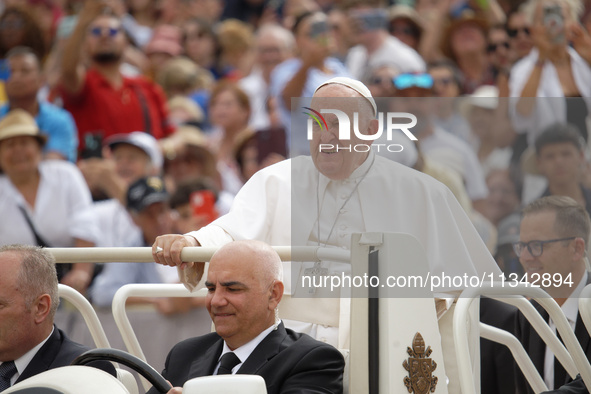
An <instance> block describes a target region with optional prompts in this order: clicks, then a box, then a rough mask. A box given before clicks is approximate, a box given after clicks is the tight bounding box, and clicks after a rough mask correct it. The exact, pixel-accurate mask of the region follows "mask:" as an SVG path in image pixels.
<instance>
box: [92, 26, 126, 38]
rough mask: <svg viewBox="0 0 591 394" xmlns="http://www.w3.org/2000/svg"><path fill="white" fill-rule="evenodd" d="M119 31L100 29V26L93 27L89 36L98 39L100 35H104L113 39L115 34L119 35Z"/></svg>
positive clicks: (118, 29)
mask: <svg viewBox="0 0 591 394" xmlns="http://www.w3.org/2000/svg"><path fill="white" fill-rule="evenodd" d="M120 31H121V28H120V27H100V26H95V27H93V28H92V29H90V34H92V35H93V36H95V37H100V36H102V35H105V33H106V35H107V36H109V37H115V36H116V35H117V34H119V32H120Z"/></svg>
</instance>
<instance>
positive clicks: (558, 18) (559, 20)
mask: <svg viewBox="0 0 591 394" xmlns="http://www.w3.org/2000/svg"><path fill="white" fill-rule="evenodd" d="M543 18H544V19H543V21H544V26H545V27H546V33H547V34H548V37H549V38H550V41H552V42H553V43H554V44H562V43H565V42H566V36H565V34H564V15H563V14H562V7H560V5H558V4H555V5H549V6H546V7H544V17H543Z"/></svg>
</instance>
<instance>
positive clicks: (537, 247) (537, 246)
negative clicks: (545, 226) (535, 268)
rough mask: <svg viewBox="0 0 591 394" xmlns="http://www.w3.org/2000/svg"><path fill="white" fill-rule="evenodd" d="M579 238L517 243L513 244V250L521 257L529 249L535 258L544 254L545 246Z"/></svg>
mask: <svg viewBox="0 0 591 394" xmlns="http://www.w3.org/2000/svg"><path fill="white" fill-rule="evenodd" d="M575 238H577V237H568V238H558V239H549V240H547V241H529V242H515V243H514V244H513V250H514V251H515V254H516V255H517V257H521V253H522V252H523V251H524V250H525V248H526V247H527V250H528V251H529V253H530V254H531V255H532V256H533V257H539V256H541V255H542V253H544V245H545V244H549V243H553V242H560V241H570V240H573V239H575Z"/></svg>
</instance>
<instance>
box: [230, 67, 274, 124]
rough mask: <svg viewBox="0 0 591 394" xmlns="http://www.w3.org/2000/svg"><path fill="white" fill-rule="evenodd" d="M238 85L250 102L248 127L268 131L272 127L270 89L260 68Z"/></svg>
mask: <svg viewBox="0 0 591 394" xmlns="http://www.w3.org/2000/svg"><path fill="white" fill-rule="evenodd" d="M238 85H240V87H241V88H242V89H243V90H244V92H245V93H246V94H247V95H248V98H249V100H250V109H251V111H250V120H249V121H248V125H249V126H251V127H252V128H253V129H255V130H262V129H266V128H268V127H269V126H270V125H271V122H270V120H269V112H268V111H267V101H268V100H269V87H268V86H267V82H266V81H265V79H264V78H263V72H262V71H261V69H260V68H258V67H257V68H255V69H253V71H252V72H251V73H250V74H249V75H248V76H246V77H244V78H242V79H241V80H240V81H238Z"/></svg>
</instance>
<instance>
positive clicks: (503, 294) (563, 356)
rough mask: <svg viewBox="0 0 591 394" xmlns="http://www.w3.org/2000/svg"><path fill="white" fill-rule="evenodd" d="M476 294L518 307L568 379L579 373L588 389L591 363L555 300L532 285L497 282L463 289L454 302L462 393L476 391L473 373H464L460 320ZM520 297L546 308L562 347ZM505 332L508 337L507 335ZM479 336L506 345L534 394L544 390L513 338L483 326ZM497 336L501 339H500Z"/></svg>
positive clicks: (464, 348)
mask: <svg viewBox="0 0 591 394" xmlns="http://www.w3.org/2000/svg"><path fill="white" fill-rule="evenodd" d="M480 295H486V296H488V297H492V298H494V299H497V300H499V301H502V302H505V303H508V304H510V305H513V306H515V307H517V308H519V310H520V311H521V312H522V313H523V315H524V316H525V317H526V318H527V319H528V321H529V322H530V323H531V325H532V326H533V328H534V329H535V330H536V331H537V332H538V334H539V335H540V337H541V338H542V340H544V342H545V343H546V345H547V346H548V347H549V348H550V349H551V350H552V352H553V353H554V354H555V356H556V358H557V359H558V361H559V362H560V363H561V364H562V365H563V366H564V368H565V370H566V371H567V373H568V374H569V375H570V376H571V377H572V378H574V377H575V376H576V375H577V373H580V374H581V376H582V378H583V381H584V382H585V384H586V385H587V388H588V389H589V387H590V386H591V384H590V383H591V365H590V364H589V361H588V360H587V357H586V356H585V353H584V352H583V349H581V346H580V344H579V342H578V340H577V338H576V337H575V334H574V332H573V330H572V329H571V327H570V325H569V323H568V321H567V320H566V317H565V316H564V314H563V313H562V310H561V309H560V307H559V306H558V304H557V303H556V301H554V299H552V298H551V297H550V296H549V295H548V293H546V292H545V291H544V290H542V289H540V288H533V287H530V286H526V285H525V284H515V286H514V287H511V286H508V285H507V284H506V283H505V286H501V284H500V283H497V284H495V285H493V286H492V287H490V286H482V287H481V288H469V289H466V290H464V291H463V292H462V295H461V296H460V298H459V299H458V302H457V306H456V314H455V316H454V337H455V344H456V353H457V358H458V367H459V370H460V383H461V387H462V392H466V393H470V392H477V391H476V387H475V385H474V379H473V376H472V375H471V374H469V373H466V371H467V369H466V368H467V367H468V366H469V365H470V356H469V352H468V344H467V341H466V340H465V337H466V325H465V323H464V322H465V319H466V315H467V310H468V308H469V307H470V304H471V303H472V302H473V301H474V300H475V299H478V298H479V297H480ZM524 296H525V297H529V298H531V299H534V300H536V301H537V302H538V303H539V304H540V305H541V306H542V307H543V308H544V309H546V311H547V312H548V314H549V315H550V317H551V318H552V321H554V323H555V324H556V328H557V330H558V332H559V333H560V336H561V337H562V338H563V341H564V343H565V345H566V348H565V346H564V345H562V343H560V341H559V340H558V338H557V337H556V335H555V334H554V333H553V332H552V330H551V329H550V327H549V326H548V324H547V323H546V322H545V321H544V319H543V318H542V316H541V315H540V314H539V313H538V311H537V310H536V309H535V308H534V307H533V305H532V304H531V303H530V302H529V301H527V300H526V299H525V298H524ZM481 327H482V325H481ZM493 331H494V332H493ZM500 331H502V330H500ZM507 335H509V336H512V335H511V334H507ZM483 336H485V337H487V339H491V340H493V341H496V342H499V343H504V344H505V345H507V346H509V348H510V350H511V353H512V354H514V356H516V361H517V363H518V365H519V367H520V368H521V369H522V372H523V373H524V374H525V376H526V378H527V380H528V382H529V383H530V385H531V386H532V389H533V390H534V391H535V392H536V393H539V392H541V391H544V390H546V386H545V384H543V381H542V382H540V380H541V377H540V376H539V373H538V372H537V370H536V369H535V368H533V364H532V363H531V360H530V362H527V361H526V360H524V354H523V353H524V350H523V347H522V346H521V344H519V343H518V342H517V341H515V340H513V339H508V337H507V336H505V335H504V334H501V335H499V333H498V332H496V330H490V329H487V327H486V326H484V335H483ZM501 336H502V337H503V338H504V339H503V338H501ZM517 345H519V346H517ZM567 349H568V350H567Z"/></svg>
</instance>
